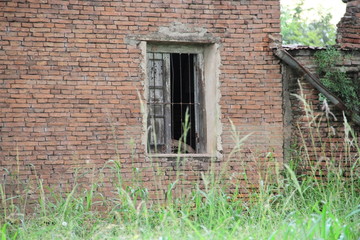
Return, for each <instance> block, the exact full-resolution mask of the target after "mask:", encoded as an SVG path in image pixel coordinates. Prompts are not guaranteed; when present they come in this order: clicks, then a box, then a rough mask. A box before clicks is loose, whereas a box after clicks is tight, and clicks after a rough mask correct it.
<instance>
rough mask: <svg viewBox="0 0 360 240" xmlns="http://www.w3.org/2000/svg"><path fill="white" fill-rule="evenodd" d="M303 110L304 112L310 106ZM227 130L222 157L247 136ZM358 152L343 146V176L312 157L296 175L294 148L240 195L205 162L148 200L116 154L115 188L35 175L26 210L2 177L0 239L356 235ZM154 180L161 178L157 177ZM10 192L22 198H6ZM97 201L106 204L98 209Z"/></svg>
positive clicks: (359, 225)
mask: <svg viewBox="0 0 360 240" xmlns="http://www.w3.org/2000/svg"><path fill="white" fill-rule="evenodd" d="M308 111H309V112H308V113H309V114H310V115H311V114H312V112H311V110H310V108H309V110H308ZM312 117H313V118H312ZM312 117H311V116H310V118H309V119H310V121H317V119H318V117H316V116H312ZM344 124H345V127H346V128H347V130H348V134H347V135H346V136H345V139H344V144H345V146H347V145H348V144H350V143H351V144H352V146H351V149H354V147H355V149H357V151H358V150H359V149H360V148H359V145H357V143H356V142H355V140H354V139H356V136H355V135H354V132H353V131H352V130H351V128H350V126H349V125H348V123H347V122H345V123H344ZM315 126H316V124H315ZM311 128H313V124H311ZM312 130H313V131H314V134H315V133H316V132H317V131H321V130H320V129H319V128H316V127H315V128H313V129H312ZM233 132H234V134H233V136H234V142H235V146H234V150H233V151H232V153H230V154H229V159H230V157H231V156H232V155H234V153H236V152H238V151H240V149H241V145H242V144H243V142H244V141H246V139H244V138H241V137H240V135H239V134H238V133H237V131H236V129H235V127H234V128H233ZM354 144H355V145H356V146H355V145H354ZM179 149H181V148H180V147H179ZM344 149H345V150H346V149H347V150H346V151H348V149H349V148H348V147H345V148H344ZM345 150H344V151H345ZM359 153H360V151H359V152H356V151H355V152H354V151H348V152H347V153H346V154H345V153H344V156H347V157H348V159H351V161H352V164H353V165H352V166H351V168H350V171H351V174H350V175H349V176H348V178H346V179H345V178H343V172H342V171H343V169H342V168H341V167H333V168H331V171H327V173H326V174H327V175H326V176H323V177H322V178H319V177H318V171H317V166H316V164H315V165H314V164H310V165H308V166H309V167H311V171H309V172H308V173H307V174H306V177H305V176H299V175H298V174H297V173H298V171H297V169H296V166H297V165H296V164H291V163H293V161H294V160H295V159H297V160H300V161H304V162H307V161H309V159H305V158H306V156H307V155H306V153H305V154H304V152H302V153H301V154H299V155H294V159H293V160H290V161H289V164H288V165H286V164H285V165H284V166H283V167H282V168H279V169H276V171H271V173H269V174H272V178H271V179H272V180H271V181H270V180H269V179H270V178H268V177H267V176H266V174H265V175H260V176H265V177H260V179H259V189H258V191H256V192H254V193H252V194H251V195H250V198H249V199H247V200H246V201H244V200H242V199H241V198H238V197H237V196H238V194H237V193H236V191H235V193H234V192H233V193H232V194H230V193H229V191H228V187H229V186H228V185H227V184H226V183H224V181H221V180H222V179H221V178H222V177H223V176H224V171H225V170H222V171H220V172H215V171H213V170H209V171H208V172H207V173H206V174H203V176H202V179H203V180H202V182H199V183H198V184H197V185H196V186H195V188H194V190H192V191H191V193H189V194H187V195H183V196H177V197H176V198H175V197H173V194H172V193H173V192H174V190H175V189H176V188H177V187H178V182H179V181H181V174H180V173H178V174H177V175H176V176H177V177H176V180H175V181H174V182H172V183H170V184H169V186H168V190H167V191H166V193H165V194H166V202H159V203H156V202H155V203H154V202H153V201H151V200H150V199H149V197H148V192H147V189H146V187H144V186H143V184H142V182H141V180H139V178H138V177H137V176H138V175H137V171H138V169H136V168H134V169H133V170H134V174H133V175H134V179H133V181H132V183H133V184H132V185H130V186H129V185H126V186H125V185H124V182H123V178H122V176H121V168H122V166H121V164H120V161H118V160H115V161H112V162H110V163H108V164H107V165H106V166H104V168H107V167H110V168H111V169H112V170H113V172H115V174H117V183H116V184H114V191H115V192H116V196H115V197H114V198H111V199H110V198H109V199H105V198H102V197H101V195H100V194H99V193H98V192H97V191H96V189H97V188H98V186H99V185H100V184H101V182H96V181H94V182H93V183H92V184H91V186H90V188H89V189H87V190H86V191H82V192H81V193H80V194H79V193H76V192H77V188H78V187H79V186H78V184H76V183H75V184H74V187H73V189H72V191H71V192H70V193H69V194H67V196H66V197H60V196H58V195H56V194H50V195H49V194H48V195H46V194H45V191H44V189H43V188H44V187H43V185H42V181H41V179H38V181H37V188H38V189H37V191H38V192H39V193H40V197H39V201H38V204H37V205H35V206H32V208H33V212H32V213H27V212H26V211H25V210H26V209H25V208H26V207H24V205H21V204H26V201H25V199H26V198H27V196H26V194H25V195H19V196H10V197H9V196H6V195H5V192H6V189H5V188H6V184H0V196H1V201H2V205H1V206H2V209H3V211H2V213H1V214H2V215H1V216H0V236H1V239H159V240H160V239H359V237H360V194H359V190H360V182H359V172H357V170H358V167H359V166H358V163H359ZM319 154H322V153H319ZM304 156H305V157H304ZM119 159H120V158H119ZM326 159H327V161H329V162H328V163H327V164H328V166H335V165H333V164H334V161H335V159H331V158H326ZM181 161H182V159H181V158H180V157H179V158H178V159H177V164H180V162H181ZM274 161H276V159H274ZM309 162H310V161H309ZM226 163H227V161H225V162H224V166H223V169H226ZM152 166H153V170H154V172H157V171H159V169H157V168H158V167H157V165H156V164H155V163H153V165H152ZM210 169H214V168H212V167H210ZM154 176H156V174H155V173H154ZM154 181H155V184H158V185H161V184H162V183H161V180H160V178H159V179H157V178H155V179H154ZM237 187H239V186H237ZM14 198H17V199H18V200H19V199H21V200H22V201H13V199H14ZM25 206H27V205H25ZM99 206H107V209H106V210H105V211H98V210H96V209H97V208H98V207H99Z"/></svg>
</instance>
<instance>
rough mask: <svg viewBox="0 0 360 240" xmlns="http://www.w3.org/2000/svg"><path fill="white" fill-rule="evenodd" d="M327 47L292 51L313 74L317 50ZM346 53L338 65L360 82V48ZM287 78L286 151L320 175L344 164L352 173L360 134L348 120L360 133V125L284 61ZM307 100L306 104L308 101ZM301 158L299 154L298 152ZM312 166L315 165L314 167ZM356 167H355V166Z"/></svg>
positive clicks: (294, 161)
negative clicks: (349, 130)
mask: <svg viewBox="0 0 360 240" xmlns="http://www.w3.org/2000/svg"><path fill="white" fill-rule="evenodd" d="M317 51H325V49H321V48H307V47H298V48H296V47H295V48H292V49H289V50H288V52H289V53H290V54H291V55H292V56H293V57H294V58H295V59H296V60H297V61H299V62H300V63H301V64H302V65H303V66H304V67H305V68H307V69H308V70H309V71H310V72H311V73H312V74H315V75H317V73H316V63H315V58H314V54H315V52H317ZM342 54H344V55H346V57H345V58H344V60H343V61H341V62H339V63H338V67H339V68H341V69H343V71H345V72H347V73H348V76H349V77H351V78H353V81H354V83H355V84H356V82H358V84H360V82H359V78H358V76H359V75H358V74H359V72H360V53H359V51H350V50H349V51H343V52H342ZM283 81H284V111H285V113H284V116H285V120H284V124H285V126H284V129H285V140H284V143H285V145H284V146H285V151H286V152H287V157H286V159H287V160H288V161H289V162H288V163H289V164H295V165H298V166H299V167H300V168H299V169H301V170H300V173H302V174H311V175H312V174H313V172H312V171H314V169H316V170H317V172H316V174H317V175H318V176H319V177H322V176H326V175H327V174H328V173H329V171H332V168H333V167H342V169H343V175H344V176H349V175H350V170H351V168H352V167H354V164H355V163H356V161H357V160H358V157H359V155H358V150H357V149H356V141H357V143H359V140H360V139H359V138H358V137H355V138H353V136H352V135H351V133H350V132H348V131H347V129H346V127H345V123H346V122H348V123H349V125H350V126H351V127H352V128H353V129H354V133H355V134H356V136H358V133H359V132H360V126H358V125H356V124H354V123H352V122H351V118H350V117H349V116H347V117H346V119H345V118H344V114H343V112H342V111H341V110H339V109H338V108H336V107H335V106H334V105H333V104H332V103H331V102H329V101H326V102H325V103H324V101H323V99H322V97H321V96H320V93H319V91H317V90H316V89H315V88H314V87H313V86H312V85H311V84H310V83H308V82H307V81H306V80H305V79H303V78H302V76H301V74H299V73H296V72H294V71H293V70H292V69H290V68H289V67H288V66H287V65H285V64H284V65H283ZM305 102H306V104H304V103H305ZM299 155H300V156H301V158H297V156H299ZM310 166H312V167H310ZM356 169H358V168H356ZM353 170H354V169H353Z"/></svg>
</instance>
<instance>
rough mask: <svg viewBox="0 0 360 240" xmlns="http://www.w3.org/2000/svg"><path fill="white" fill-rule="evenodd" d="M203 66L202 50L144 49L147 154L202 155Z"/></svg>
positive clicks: (204, 147) (204, 125)
mask: <svg viewBox="0 0 360 240" xmlns="http://www.w3.org/2000/svg"><path fill="white" fill-rule="evenodd" d="M174 50H176V51H174ZM203 62H204V61H203V53H202V48H198V47H195V48H191V47H190V48H189V47H179V48H173V49H169V48H164V49H161V48H159V47H149V48H148V51H147V78H148V79H147V109H148V110H147V111H148V119H147V130H148V131H147V133H148V135H147V142H148V143H147V145H148V146H147V147H148V152H149V153H179V152H180V153H204V152H205V151H206V137H205V136H206V122H205V110H204V93H203V91H204V83H203V65H204V63H203ZM179 147H180V148H179Z"/></svg>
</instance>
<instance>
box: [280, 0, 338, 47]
mask: <svg viewBox="0 0 360 240" xmlns="http://www.w3.org/2000/svg"><path fill="white" fill-rule="evenodd" d="M303 5H304V1H303V0H302V1H300V2H299V3H298V4H297V5H296V7H295V8H294V9H290V8H288V7H286V6H282V9H281V34H282V36H283V44H301V45H306V46H327V45H334V44H335V37H336V27H335V26H334V25H333V24H331V22H330V21H331V19H332V15H331V14H330V13H329V12H323V11H320V10H318V11H317V13H316V14H317V15H318V20H309V19H308V18H305V17H304V15H305V14H306V13H310V12H311V10H312V9H304V6H303Z"/></svg>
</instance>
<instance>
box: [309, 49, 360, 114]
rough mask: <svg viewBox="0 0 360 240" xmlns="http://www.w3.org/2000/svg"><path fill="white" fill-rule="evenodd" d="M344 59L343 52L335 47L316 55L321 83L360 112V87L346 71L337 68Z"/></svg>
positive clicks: (351, 107) (348, 105)
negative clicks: (359, 94)
mask: <svg viewBox="0 0 360 240" xmlns="http://www.w3.org/2000/svg"><path fill="white" fill-rule="evenodd" d="M343 59H344V57H343V56H342V54H341V52H340V51H339V50H337V49H335V48H333V47H331V48H328V49H327V50H325V51H318V52H317V53H315V61H316V63H317V71H318V74H319V75H320V76H321V78H320V80H321V82H322V83H323V84H324V85H325V86H326V87H327V88H328V89H329V90H330V91H332V92H333V93H335V94H336V95H337V96H338V97H340V98H341V99H342V100H343V101H344V103H345V105H346V106H347V107H348V108H350V109H353V110H359V106H360V98H359V96H358V93H360V86H359V85H358V84H356V83H354V82H353V81H352V80H351V79H350V78H349V77H348V76H347V75H346V73H345V72H344V71H342V70H341V68H339V66H337V65H338V64H340V63H341V61H342V60H343Z"/></svg>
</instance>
